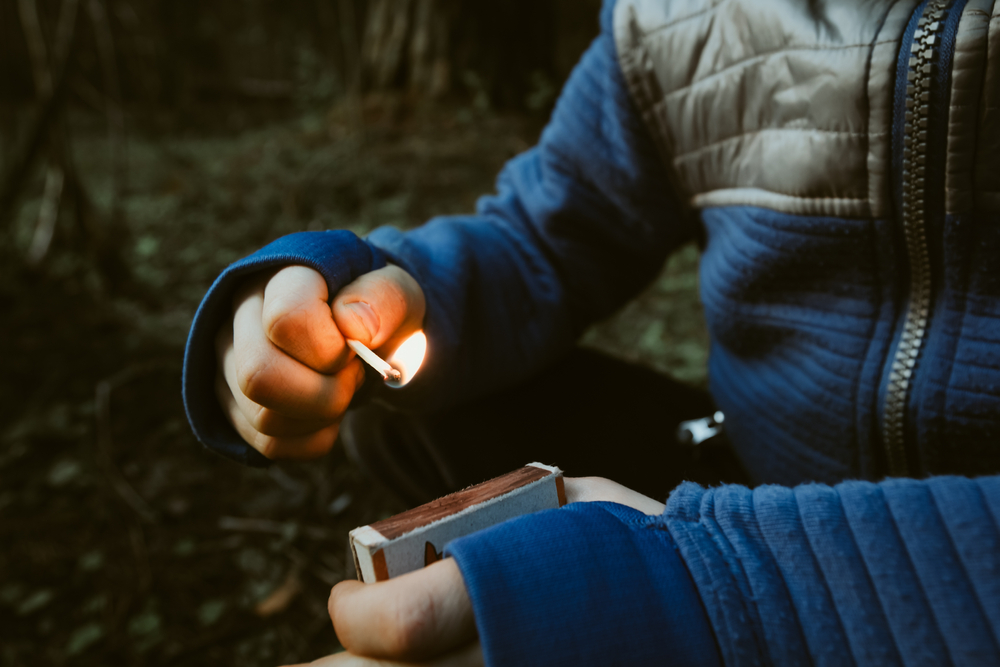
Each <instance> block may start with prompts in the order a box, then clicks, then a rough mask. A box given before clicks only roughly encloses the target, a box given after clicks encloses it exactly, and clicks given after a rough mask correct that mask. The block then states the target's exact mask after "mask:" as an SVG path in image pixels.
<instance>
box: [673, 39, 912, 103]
mask: <svg viewBox="0 0 1000 667" xmlns="http://www.w3.org/2000/svg"><path fill="white" fill-rule="evenodd" d="M895 43H896V41H895V40H888V39H886V40H881V41H873V42H865V43H863V44H838V45H828V46H814V45H813V46H810V45H808V44H792V45H786V46H780V47H778V48H776V49H774V50H772V51H765V52H763V53H755V54H754V55H752V56H749V57H747V58H744V59H743V60H738V61H736V62H735V63H732V64H731V65H727V66H726V67H724V68H722V69H720V70H718V71H716V72H712V73H711V74H708V75H707V76H704V77H702V78H700V79H695V80H694V81H692V82H691V83H689V84H687V85H686V86H682V87H681V88H676V89H674V90H671V91H670V92H669V93H665V94H664V98H665V99H670V98H671V97H674V96H676V95H679V94H681V93H683V92H685V91H688V90H691V89H692V88H695V87H697V86H700V85H702V84H705V83H708V82H710V81H712V80H713V79H715V78H717V77H720V76H723V75H725V74H729V73H730V72H732V71H733V70H735V69H745V68H747V67H749V66H751V65H753V64H754V63H756V62H758V61H761V60H766V59H768V58H772V57H774V56H781V55H784V54H786V53H788V52H790V51H817V52H818V51H845V50H848V49H866V48H871V49H874V48H875V47H876V46H880V45H883V44H895Z"/></svg>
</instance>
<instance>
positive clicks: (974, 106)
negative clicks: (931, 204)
mask: <svg viewBox="0 0 1000 667" xmlns="http://www.w3.org/2000/svg"><path fill="white" fill-rule="evenodd" d="M992 9H993V0H969V3H968V4H967V5H966V6H965V11H963V12H962V20H961V21H960V22H959V24H958V35H956V37H955V55H954V56H953V58H954V59H953V61H952V67H951V101H950V103H949V108H948V158H947V160H948V162H947V165H946V176H945V209H946V210H947V211H948V213H967V212H969V211H971V210H972V209H973V208H974V205H975V202H974V195H973V192H974V191H973V167H974V165H975V158H976V145H977V135H978V129H979V128H978V118H977V117H978V116H979V112H980V107H979V103H980V95H981V93H982V89H983V76H984V75H985V72H986V51H987V42H988V38H989V28H990V13H991V11H992Z"/></svg>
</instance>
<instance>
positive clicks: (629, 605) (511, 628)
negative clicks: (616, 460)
mask: <svg viewBox="0 0 1000 667" xmlns="http://www.w3.org/2000/svg"><path fill="white" fill-rule="evenodd" d="M446 552H447V554H448V555H450V556H453V557H454V558H455V560H456V562H457V563H458V566H459V569H460V570H461V572H462V576H463V578H464V579H465V584H466V587H467V588H468V591H469V595H470V597H471V599H472V605H473V609H474V611H475V615H476V626H477V628H478V630H479V638H480V642H481V643H482V647H483V653H484V655H485V658H486V664H487V665H488V666H489V667H501V666H504V665H548V666H558V665H567V666H570V665H572V666H574V667H580V666H582V665H601V666H602V667H605V666H607V665H649V664H655V665H666V666H680V665H699V666H702V667H712V666H715V665H720V664H721V661H720V658H719V653H718V649H717V647H716V642H715V638H714V636H713V634H712V630H711V627H710V625H709V622H708V617H707V616H706V614H705V611H704V608H703V607H702V604H701V600H700V598H699V596H698V593H697V591H696V590H695V587H694V583H693V582H692V580H691V577H690V575H689V574H688V572H687V569H686V567H685V565H684V563H683V561H682V560H681V558H680V556H679V555H678V553H677V550H676V548H675V546H674V543H673V540H672V539H671V537H670V534H669V533H668V532H667V531H666V528H665V527H664V526H662V524H661V519H660V517H650V516H646V515H644V514H642V513H640V512H638V511H636V510H633V509H631V508H628V507H624V506H622V505H616V504H614V503H574V504H572V505H567V506H566V507H564V508H562V509H558V510H548V511H545V512H539V513H536V514H531V515H528V516H524V517H520V518H518V519H514V520H512V521H508V522H506V523H503V524H500V525H498V526H494V527H493V528H490V529H488V530H484V531H480V532H478V533H474V534H472V535H469V536H467V537H463V538H461V539H458V540H455V541H454V542H451V543H450V544H449V545H448V546H447V548H446Z"/></svg>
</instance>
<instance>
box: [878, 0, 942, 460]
mask: <svg viewBox="0 0 1000 667" xmlns="http://www.w3.org/2000/svg"><path fill="white" fill-rule="evenodd" d="M948 4H949V0H931V2H928V3H927V5H926V6H925V7H924V11H923V14H922V15H921V17H920V19H919V20H918V22H917V30H916V32H914V33H913V45H912V46H911V47H910V53H911V55H910V61H909V68H908V71H907V86H906V120H905V122H904V124H903V128H904V129H903V201H902V205H903V211H902V213H903V215H902V221H903V234H904V237H905V239H906V254H907V256H908V258H909V260H910V302H909V306H908V308H907V311H906V321H905V323H904V325H903V333H902V336H901V337H900V340H899V346H898V347H897V348H896V354H895V356H894V358H893V361H892V368H891V370H890V372H889V384H888V387H887V389H886V397H885V410H884V412H883V415H884V416H883V422H882V437H883V440H884V443H885V450H886V458H887V463H888V469H889V470H888V471H889V474H890V475H895V476H903V475H906V474H908V466H907V462H906V449H905V446H904V431H905V429H904V426H905V423H906V404H907V397H908V395H909V389H910V380H911V379H912V377H913V373H914V370H915V368H916V365H917V358H918V357H919V356H920V348H921V345H922V344H923V342H924V338H925V335H926V333H927V321H928V319H929V317H930V306H931V265H930V256H929V254H928V250H927V209H926V205H925V204H926V194H927V185H926V181H925V167H926V162H927V126H928V124H929V116H930V97H931V81H932V80H933V78H934V75H935V73H936V66H937V62H936V61H937V59H938V54H939V51H940V43H941V31H942V29H943V27H944V19H945V14H946V10H947V7H948Z"/></svg>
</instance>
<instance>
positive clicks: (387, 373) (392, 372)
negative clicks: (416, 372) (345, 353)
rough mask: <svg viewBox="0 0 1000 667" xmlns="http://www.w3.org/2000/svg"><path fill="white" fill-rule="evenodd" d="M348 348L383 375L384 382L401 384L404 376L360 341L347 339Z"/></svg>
mask: <svg viewBox="0 0 1000 667" xmlns="http://www.w3.org/2000/svg"><path fill="white" fill-rule="evenodd" d="M347 347H349V348H351V349H352V350H354V353H355V354H357V355H358V356H359V357H361V358H362V359H363V360H364V361H365V362H366V363H367V364H368V365H369V366H371V367H372V368H374V369H375V370H377V371H378V372H379V373H381V374H382V379H383V380H392V381H394V382H399V381H400V379H401V378H402V377H403V374H402V373H400V372H399V371H398V370H396V369H395V368H393V367H392V366H391V365H390V364H389V362H388V361H386V360H385V359H383V358H382V357H380V356H378V355H377V354H375V353H374V352H372V351H371V350H370V349H368V346H366V345H365V344H364V343H362V342H361V341H359V340H354V339H352V338H348V339H347Z"/></svg>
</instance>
